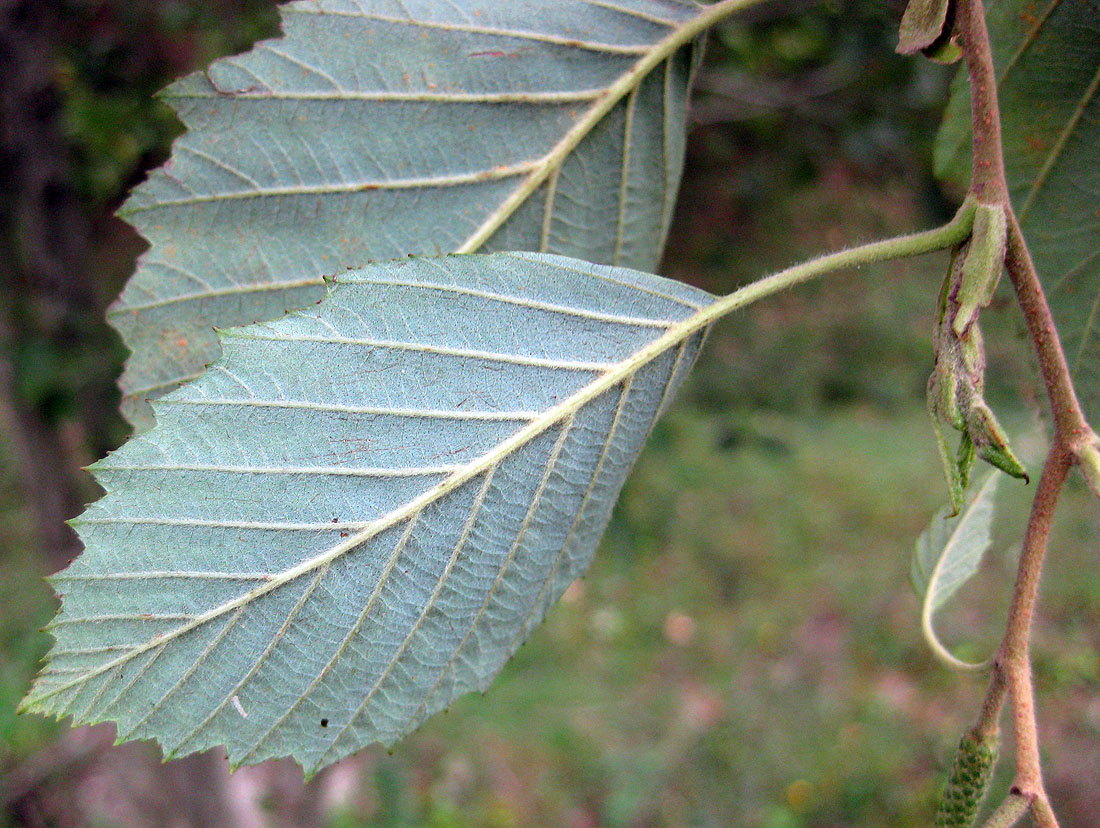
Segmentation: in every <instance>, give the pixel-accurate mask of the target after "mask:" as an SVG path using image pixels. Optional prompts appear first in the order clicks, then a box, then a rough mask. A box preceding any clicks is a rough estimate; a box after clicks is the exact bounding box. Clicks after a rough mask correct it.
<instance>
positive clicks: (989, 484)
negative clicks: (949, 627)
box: [910, 472, 1001, 668]
mask: <svg viewBox="0 0 1100 828" xmlns="http://www.w3.org/2000/svg"><path fill="white" fill-rule="evenodd" d="M1000 479H1001V475H1000V473H999V472H991V473H990V474H989V475H987V476H986V477H985V479H984V480H983V481H982V482H981V483H980V484H978V485H977V486H975V487H974V489H973V490H972V491H971V492H970V493H969V495H968V497H967V504H966V506H965V507H964V508H963V509H962V510H961V511H960V512H959V514H958V515H956V516H955V517H950V510H949V509H948V508H947V507H946V506H945V507H944V508H943V509H941V510H940V511H939V512H937V513H936V515H935V516H934V517H933V518H932V521H931V523H929V525H928V528H927V529H925V530H924V531H923V532H921V534H920V537H919V538H917V546H916V551H915V552H914V554H913V563H912V569H911V571H910V579H911V581H912V583H913V589H914V590H915V591H916V593H917V597H919V598H920V599H921V629H922V630H923V632H924V637H925V639H926V640H927V641H928V645H929V646H930V647H931V648H932V651H933V652H934V653H935V654H936V656H937V657H939V658H940V659H942V660H943V661H945V662H947V663H948V664H951V665H952V666H954V667H961V668H971V667H977V666H981V665H974V664H969V663H967V662H965V661H960V660H959V659H957V658H955V656H953V655H951V653H950V652H949V651H948V649H947V648H946V647H945V646H944V645H943V644H942V643H941V642H940V639H939V636H937V635H936V630H935V626H934V625H933V616H934V615H935V614H936V612H937V611H938V610H940V609H941V608H943V607H944V606H945V605H946V604H947V602H948V601H950V600H951V598H952V596H954V594H955V593H956V592H958V591H959V589H960V588H961V587H962V586H963V584H965V583H966V582H967V581H969V580H970V579H971V578H973V577H974V575H975V574H977V572H978V567H979V566H980V565H981V562H982V556H984V555H985V553H986V551H987V550H988V549H989V546H990V544H991V543H992V542H993V507H994V503H995V497H996V493H997V483H998V482H999V481H1000Z"/></svg>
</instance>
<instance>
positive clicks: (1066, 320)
mask: <svg viewBox="0 0 1100 828" xmlns="http://www.w3.org/2000/svg"><path fill="white" fill-rule="evenodd" d="M986 8H987V11H988V14H987V17H988V22H989V29H990V38H991V41H992V45H993V57H994V62H995V64H996V69H997V77H998V92H999V100H1000V106H1001V120H1002V123H1003V127H1004V129H1003V132H1004V146H1005V172H1006V175H1007V177H1008V185H1009V191H1010V194H1011V197H1012V204H1013V206H1014V208H1015V210H1016V213H1017V215H1018V216H1019V219H1020V223H1021V226H1022V228H1023V231H1024V235H1025V236H1026V237H1027V242H1028V247H1029V248H1030V250H1031V253H1032V256H1033V257H1034V259H1035V264H1036V267H1037V268H1038V271H1039V277H1040V278H1041V279H1042V282H1043V287H1044V290H1045V292H1046V294H1047V298H1048V300H1049V301H1050V305H1051V310H1052V311H1053V312H1054V317H1055V321H1056V322H1057V324H1058V332H1059V334H1060V336H1061V338H1062V343H1063V345H1064V347H1065V350H1066V356H1067V358H1068V359H1069V362H1070V368H1071V369H1072V371H1073V378H1074V382H1075V384H1076V387H1077V391H1078V394H1079V396H1080V398H1081V403H1082V405H1083V406H1084V408H1085V413H1086V415H1087V416H1088V417H1089V418H1090V419H1091V420H1092V421H1094V422H1095V421H1097V420H1100V217H1098V214H1097V193H1100V2H1098V0H1043V2H1041V3H1038V4H1036V3H1033V2H1031V0H993V2H989V3H987V5H986ZM952 89H953V92H952V97H951V101H950V103H949V104H948V108H947V113H946V115H945V118H944V122H943V125H942V127H941V129H940V134H939V136H938V138H937V142H936V168H937V174H939V175H940V176H941V177H943V178H946V179H948V180H951V181H954V182H956V183H961V184H965V183H966V182H967V181H968V180H969V176H970V142H971V132H970V93H969V87H968V85H967V82H966V73H965V71H962V72H961V73H960V75H959V77H958V78H956V80H955V84H954V86H953V87H952Z"/></svg>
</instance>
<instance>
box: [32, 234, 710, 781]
mask: <svg viewBox="0 0 1100 828" xmlns="http://www.w3.org/2000/svg"><path fill="white" fill-rule="evenodd" d="M713 301H714V297H712V296H711V295H710V294H707V293H704V292H703V291H700V290H696V289H695V288H691V287H688V286H687V285H683V284H680V283H677V282H672V281H669V280H666V279H662V278H660V277H658V276H652V275H649V274H643V273H637V272H634V271H630V270H626V269H623V268H611V267H604V266H599V265H589V264H587V263H583V262H578V261H575V260H572V259H565V258H561V257H551V256H545V255H540V254H534V253H531V254H522V253H516V254H495V255H491V256H482V255H477V256H451V257H445V258H442V259H409V260H402V261H399V262H391V263H385V264H376V265H371V266H368V267H366V268H364V269H361V270H358V271H354V272H351V273H348V274H346V275H343V276H341V277H340V278H339V279H338V281H337V284H336V286H335V287H334V288H333V290H332V292H331V293H330V294H329V295H328V297H327V298H326V299H325V300H324V301H323V302H321V303H320V304H318V305H316V306H314V307H311V308H309V309H307V310H303V311H299V312H296V313H293V314H291V315H289V316H287V317H285V318H283V319H281V320H279V321H277V322H273V323H267V324H259V325H252V326H249V327H244V328H237V329H233V330H229V331H225V332H223V333H222V342H223V348H224V352H223V355H222V356H221V358H220V359H219V360H218V362H217V363H216V364H215V365H214V366H213V367H212V368H211V370H210V371H209V372H208V373H207V374H206V375H205V376H203V377H202V378H201V379H199V380H198V381H196V382H193V383H190V384H188V385H186V386H184V387H182V388H181V389H179V390H177V391H175V392H173V393H172V394H170V395H167V396H166V397H164V398H162V399H161V400H159V401H157V402H155V403H154V409H155V412H156V421H157V424H156V426H155V427H154V428H153V429H152V430H151V431H149V432H147V433H145V434H142V435H138V436H137V437H134V438H133V439H131V440H130V441H129V442H128V443H126V444H125V445H124V446H123V447H122V448H121V449H120V450H118V451H116V452H114V453H113V454H111V455H110V456H109V457H107V458H106V459H105V460H103V461H101V462H99V463H97V464H95V466H93V471H94V472H95V475H96V479H97V480H98V481H99V483H100V484H101V485H102V486H103V487H104V489H106V491H107V494H106V495H105V496H104V497H103V498H102V499H101V500H99V501H98V502H97V503H95V504H93V505H92V506H90V507H89V508H88V510H87V511H86V512H85V513H84V514H83V515H82V516H81V517H80V518H78V519H77V520H76V521H74V525H75V526H76V528H77V531H78V532H79V534H80V537H81V539H82V540H83V541H84V544H85V547H86V551H85V552H84V553H83V555H81V556H80V557H79V558H77V560H76V561H75V562H74V563H73V564H72V565H71V566H70V567H69V568H68V569H67V570H65V571H64V572H62V573H61V574H59V575H57V576H54V578H53V583H54V585H55V587H56V588H57V590H58V591H59V593H60V594H61V596H62V606H61V611H60V613H59V614H58V616H57V618H56V619H55V620H54V621H53V622H52V624H51V625H50V627H49V629H50V631H51V632H52V634H53V636H54V637H55V639H56V640H55V643H54V646H53V648H52V650H51V651H50V653H49V656H48V663H47V664H46V666H45V667H44V669H43V671H42V673H41V674H40V675H39V677H38V679H37V680H36V683H35V685H34V687H33V688H32V690H31V692H30V693H29V694H28V697H27V699H25V700H24V707H25V708H27V709H30V710H35V711H38V712H42V713H47V714H53V715H55V716H57V717H62V716H67V715H71V716H72V717H73V720H74V723H77V724H83V723H92V722H99V721H104V720H110V721H114V722H117V724H118V734H119V738H120V739H149V738H152V739H156V740H157V741H158V742H160V744H161V745H162V746H163V747H164V750H165V754H166V755H167V756H174V755H180V754H184V753H189V752H192V751H196V750H202V749H205V748H208V747H211V746H213V745H218V744H224V745H226V746H227V748H228V752H229V758H230V761H231V762H232V763H233V764H234V765H239V764H243V763H254V762H259V761H261V760H263V759H266V758H269V757H275V756H288V755H289V756H293V757H294V758H295V759H296V760H297V761H298V762H300V763H301V764H302V765H303V767H305V769H306V771H307V772H308V773H313V772H314V771H316V770H317V769H318V768H320V767H322V766H324V765H326V764H328V763H331V762H333V761H336V760H337V759H339V758H341V757H343V756H346V755H348V754H350V753H353V752H354V751H357V750H359V749H360V748H362V747H363V746H365V745H367V744H369V743H371V742H375V741H380V742H383V743H385V744H392V743H393V742H395V741H396V740H397V739H399V738H400V737H401V736H403V735H404V734H407V733H409V732H410V731H411V730H413V729H414V728H415V727H417V726H418V725H419V724H420V723H421V722H422V721H423V720H424V719H425V718H427V717H428V716H429V715H431V714H432V713H434V712H435V711H437V710H440V709H442V708H444V707H446V706H447V705H449V704H450V703H451V702H452V701H453V700H454V699H455V698H456V697H458V696H459V695H461V694H462V693H465V692H467V691H469V690H473V689H485V688H486V687H487V686H488V684H489V682H490V680H491V679H492V677H493V676H494V675H495V674H496V673H497V671H499V670H500V668H501V666H502V665H503V664H504V663H505V662H506V661H507V659H508V658H509V657H510V656H511V655H512V653H513V652H514V651H515V650H516V648H517V647H518V646H519V645H520V644H521V643H522V642H523V640H524V639H525V638H526V637H527V635H528V634H529V633H530V631H531V630H532V629H533V628H534V627H535V626H536V625H537V624H538V623H539V621H540V620H541V619H542V617H543V615H544V614H545V613H546V611H547V609H548V608H549V607H550V606H551V605H552V604H553V602H554V601H556V600H557V598H558V597H559V596H560V595H561V593H562V591H563V590H564V589H565V588H566V586H568V585H569V583H571V582H572V581H573V579H575V578H576V577H577V576H578V575H580V574H581V573H582V572H583V571H584V570H585V568H586V567H587V566H588V563H589V561H590V559H591V557H592V554H593V551H594V549H595V547H596V543H597V541H598V540H599V538H600V535H601V534H602V532H603V529H604V527H605V525H606V523H607V521H608V518H609V516H610V514H611V509H612V506H613V504H614V502H615V499H616V497H617V496H618V492H619V489H620V487H621V486H622V484H623V480H624V479H625V477H626V475H627V472H628V471H629V469H630V467H631V465H632V463H633V462H634V460H635V458H636V457H637V455H638V453H639V451H640V449H641V446H642V443H643V442H644V440H645V438H646V436H647V434H648V432H649V429H650V428H651V426H652V424H653V422H654V420H655V419H656V417H657V416H658V415H659V413H660V411H661V409H662V407H663V406H664V404H665V403H666V401H667V400H668V399H669V397H670V396H671V395H672V394H673V392H674V391H675V389H676V388H677V386H678V385H679V384H680V382H681V380H682V379H683V377H684V376H685V375H686V373H687V372H688V370H689V368H690V366H691V364H692V362H693V360H694V358H695V354H696V350H697V348H698V346H699V342H700V339H701V337H702V336H703V329H704V328H705V325H706V318H705V317H704V315H702V314H700V313H699V311H700V309H705V308H707V307H708V306H710V305H711V304H712V302H713Z"/></svg>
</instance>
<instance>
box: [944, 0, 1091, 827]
mask: <svg viewBox="0 0 1100 828" xmlns="http://www.w3.org/2000/svg"><path fill="white" fill-rule="evenodd" d="M956 27H957V32H958V35H959V42H960V45H961V46H962V49H963V53H964V55H965V57H966V66H967V72H968V74H969V78H970V90H971V117H972V124H973V133H974V139H973V140H974V146H973V169H972V178H971V185H970V189H971V193H972V194H973V195H974V196H976V197H977V198H978V199H979V200H980V201H981V202H982V203H986V204H999V205H1001V206H1002V207H1003V208H1004V210H1005V215H1006V217H1007V220H1008V245H1007V250H1006V255H1005V267H1006V269H1007V271H1008V275H1009V278H1010V279H1011V280H1012V286H1013V288H1014V290H1015V292H1016V298H1017V301H1018V303H1019V306H1020V310H1021V312H1022V313H1023V316H1024V320H1025V322H1026V324H1027V328H1028V333H1029V335H1030V337H1031V342H1032V346H1033V347H1034V349H1035V353H1036V356H1037V358H1038V362H1039V369H1040V371H1041V373H1042V377H1043V382H1044V385H1045V386H1046V391H1047V397H1048V399H1049V401H1050V407H1051V412H1052V416H1053V420H1054V439H1053V443H1052V445H1051V448H1050V452H1049V454H1048V455H1047V459H1046V463H1045V464H1044V467H1043V473H1042V477H1041V478H1040V481H1039V485H1038V487H1037V490H1036V492H1035V499H1034V501H1033V503H1032V508H1031V514H1030V517H1029V519H1028V526H1027V532H1026V534H1025V537H1024V545H1023V550H1022V551H1021V554H1020V562H1019V569H1018V572H1017V578H1016V585H1015V588H1014V590H1013V594H1012V603H1011V605H1010V607H1009V614H1008V621H1007V624H1006V629H1005V635H1004V639H1003V640H1002V642H1001V646H1000V648H999V649H998V653H997V657H996V659H995V662H994V670H993V678H992V681H991V684H990V687H989V691H988V692H987V694H986V700H985V703H984V704H983V707H982V713H981V717H980V719H979V722H978V725H976V728H977V727H988V726H991V725H990V721H991V720H995V719H996V718H997V717H998V716H999V713H1000V709H1001V707H1002V706H1003V703H1004V699H1005V695H1006V692H1007V695H1008V697H1009V698H1011V700H1012V707H1013V727H1014V730H1015V734H1016V778H1015V783H1014V785H1013V789H1012V793H1013V797H1010V799H1009V800H1007V801H1006V803H1005V805H1004V806H1002V809H1000V810H999V811H998V814H1000V813H1001V812H1002V811H1004V814H1003V816H1002V819H1001V821H999V822H998V821H995V820H994V821H991V823H990V824H991V825H996V826H1000V825H1002V824H1003V825H1011V824H1013V823H1014V822H1015V821H1016V819H1018V818H1019V814H1018V813H1016V811H1017V810H1018V808H1019V802H1018V801H1016V800H1022V801H1024V802H1026V803H1028V808H1029V809H1030V811H1031V815H1032V818H1033V820H1034V822H1035V825H1037V826H1039V828H1056V826H1057V825H1058V821H1057V819H1056V818H1055V816H1054V812H1053V811H1052V810H1051V808H1050V804H1049V802H1048V800H1047V796H1046V792H1045V790H1044V788H1043V781H1042V772H1041V768H1040V762H1039V742H1038V734H1037V726H1036V720H1035V703H1034V693H1033V690H1032V676H1031V658H1030V649H1029V637H1030V632H1031V623H1032V618H1033V615H1034V611H1035V603H1036V600H1037V597H1038V591H1039V579H1040V575H1041V573H1042V567H1043V559H1044V557H1045V556H1046V551H1047V546H1048V543H1049V538H1050V529H1051V524H1052V522H1053V518H1054V509H1055V505H1056V503H1057V501H1058V495H1059V493H1060V492H1061V490H1062V486H1063V485H1064V484H1065V481H1066V477H1067V475H1068V474H1069V471H1070V469H1071V467H1072V466H1073V465H1074V464H1075V462H1076V456H1077V452H1079V451H1083V450H1084V447H1085V446H1086V444H1087V443H1088V441H1089V440H1090V439H1091V438H1092V431H1091V429H1090V428H1089V426H1088V424H1087V423H1086V421H1085V418H1084V414H1083V412H1082V411H1081V405H1080V403H1079V401H1078V399H1077V394H1076V392H1075V390H1074V388H1073V382H1072V380H1071V378H1070V372H1069V366H1068V364H1067V362H1066V358H1065V354H1064V352H1063V351H1062V346H1061V342H1060V340H1059V337H1058V332H1057V329H1056V327H1055V325H1054V317H1053V315H1052V314H1051V312H1050V307H1049V305H1048V304H1047V300H1046V296H1045V294H1044V293H1043V288H1042V285H1041V283H1040V281H1039V277H1038V274H1037V273H1036V271H1035V265H1034V262H1033V261H1032V259H1031V254H1030V252H1029V251H1028V249H1027V243H1026V241H1025V240H1024V236H1023V233H1022V232H1021V231H1020V225H1019V222H1018V221H1017V219H1016V215H1015V213H1014V212H1013V210H1012V204H1011V203H1010V201H1009V197H1008V187H1007V184H1006V181H1005V171H1004V160H1003V159H1004V155H1003V147H1002V142H1001V119H1000V110H999V107H998V103H997V79H996V75H995V72H994V67H993V55H992V51H991V50H990V45H989V33H988V31H987V28H986V23H985V12H984V9H983V7H982V0H959V3H958V7H957V17H956ZM994 723H995V722H994Z"/></svg>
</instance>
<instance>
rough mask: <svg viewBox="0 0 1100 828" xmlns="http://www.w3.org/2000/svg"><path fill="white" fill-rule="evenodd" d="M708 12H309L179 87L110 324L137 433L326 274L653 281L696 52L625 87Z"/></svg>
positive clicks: (658, 4) (586, 1)
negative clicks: (126, 353)
mask: <svg viewBox="0 0 1100 828" xmlns="http://www.w3.org/2000/svg"><path fill="white" fill-rule="evenodd" d="M703 8H704V7H701V6H698V5H696V4H695V3H692V2H689V0H614V2H610V0H608V1H607V2H604V0H555V2H552V3H547V2H544V1H543V0H491V1H490V2H486V0H449V1H448V2H445V3H443V2H437V0H404V1H403V2H402V0H310V2H299V3H290V4H288V5H286V6H284V7H282V9H281V14H282V22H283V30H284V32H285V36H284V37H283V38H281V39H277V40H271V41H266V42H263V43H260V44H258V45H257V46H256V47H255V48H254V49H253V50H252V51H251V52H249V53H247V54H245V55H242V56H238V57H233V58H227V59H223V60H219V61H216V62H215V63H213V64H212V65H211V66H210V67H209V68H208V69H207V70H206V71H204V72H199V73H196V74H193V75H190V76H188V77H187V78H184V79H183V80H181V81H179V82H177V83H176V84H174V85H172V86H170V87H169V88H168V89H167V90H165V92H164V93H162V94H163V97H164V99H165V100H166V101H167V102H168V103H169V104H170V105H171V106H172V107H173V108H174V109H175V111H176V112H177V114H178V115H179V117H180V118H181V119H182V120H183V122H184V124H185V125H186V126H187V129H188V131H187V132H186V134H184V135H183V136H182V137H181V138H180V139H178V140H177V142H176V144H175V146H174V149H173V152H172V157H171V159H170V160H169V161H168V163H167V164H165V165H164V166H163V167H162V168H161V169H159V170H157V171H155V172H154V173H153V174H152V175H151V176H150V178H149V180H148V181H146V182H145V183H144V184H142V185H141V186H140V187H138V188H137V189H136V190H135V192H134V194H133V195H132V197H131V198H130V199H129V201H128V202H127V203H126V205H125V207H124V209H123V210H122V214H123V215H124V217H125V218H126V219H127V220H128V221H129V222H130V223H132V224H133V225H134V227H136V228H137V230H138V231H139V232H140V233H141V234H142V235H143V236H144V237H145V238H146V239H147V240H148V241H149V243H150V245H151V247H150V249H149V251H148V252H146V253H145V254H144V255H143V256H142V258H141V260H140V261H139V266H138V270H137V272H136V273H135V275H134V276H133V278H132V279H131V280H130V282H129V284H128V285H127V286H126V289H125V291H124V292H123V294H122V296H121V298H120V299H119V300H118V302H117V303H116V304H115V306H114V307H113V308H112V310H111V311H110V319H111V322H112V324H113V325H114V326H115V327H116V328H117V329H118V330H119V331H120V332H121V334H122V336H123V338H124V339H125V341H126V343H127V345H128V346H129V347H130V348H131V350H132V352H133V354H132V356H131V357H130V359H129V361H128V363H127V366H126V371H125V374H124V375H123V377H122V380H121V386H122V389H123V392H124V400H123V410H124V412H125V413H126V414H127V417H128V418H129V419H130V420H131V422H133V423H134V424H135V426H136V427H137V428H138V429H139V430H141V429H145V428H148V427H149V426H151V424H152V419H151V416H150V411H149V408H148V404H147V402H146V400H147V399H148V398H151V397H156V396H159V395H161V394H163V393H165V392H167V391H169V390H171V389H172V388H174V387H176V386H178V384H179V383H180V382H183V381H187V380H190V379H194V378H195V377H197V376H198V375H199V374H201V372H202V370H203V369H204V367H205V366H206V365H207V364H209V363H210V362H212V361H213V360H214V359H215V358H216V357H217V356H218V353H219V345H218V340H217V337H216V336H215V334H214V333H213V331H212V329H211V326H217V327H230V326H233V325H243V324H248V323H251V322H260V321H266V320H270V319H277V318H278V317H280V316H282V315H283V313H285V312H286V311H287V310H291V309H295V308H300V307H304V306H306V305H308V304H310V303H312V302H314V301H316V300H317V299H319V298H320V297H321V296H323V295H324V287H323V284H322V274H328V275H332V274H337V273H340V272H342V271H344V270H345V269H347V268H352V267H361V266H363V265H365V264H368V263H369V262H372V261H380V260H387V259H395V258H399V257H402V256H406V255H438V254H442V253H449V252H474V251H475V250H481V251H484V252H490V251H503V250H530V251H542V252H550V253H558V254H563V255H569V256H574V257H576V258H580V259H586V260H589V261H594V262H599V263H604V264H617V265H623V266H627V267H633V268H637V269H640V270H646V271H652V270H655V269H656V266H657V262H658V258H659V255H660V250H661V247H662V245H663V241H664V237H665V232H666V230H667V228H668V224H669V219H670V217H671V213H672V205H673V203H674V200H675V195H676V190H677V188H678V186H679V180H680V172H681V167H682V161H683V150H684V135H685V124H686V107H687V89H688V84H689V80H690V75H691V71H692V61H693V60H694V59H695V57H697V56H698V50H693V49H692V48H691V47H688V48H685V49H680V50H678V51H673V52H672V53H671V54H669V55H668V56H667V57H666V58H665V59H664V60H662V61H660V62H658V64H657V65H656V66H655V67H654V68H653V69H652V71H649V72H646V73H641V74H637V76H636V77H634V76H633V74H632V73H634V71H635V68H636V67H637V66H638V64H639V62H640V61H643V60H645V59H646V57H647V56H651V55H653V54H654V53H655V52H658V51H659V50H660V45H661V43H662V41H664V40H665V39H666V38H668V37H669V36H670V35H672V34H674V33H675V32H676V31H677V30H678V29H679V28H680V27H682V26H683V25H684V24H685V23H686V22H688V21H690V20H692V19H694V18H696V17H697V16H698V15H699V14H700V13H701V11H702V10H703ZM693 53H694V57H693ZM624 79H627V82H626V83H625V85H622V86H621V87H618V86H616V84H618V83H621V82H623V81H624ZM574 145H575V148H574Z"/></svg>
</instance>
